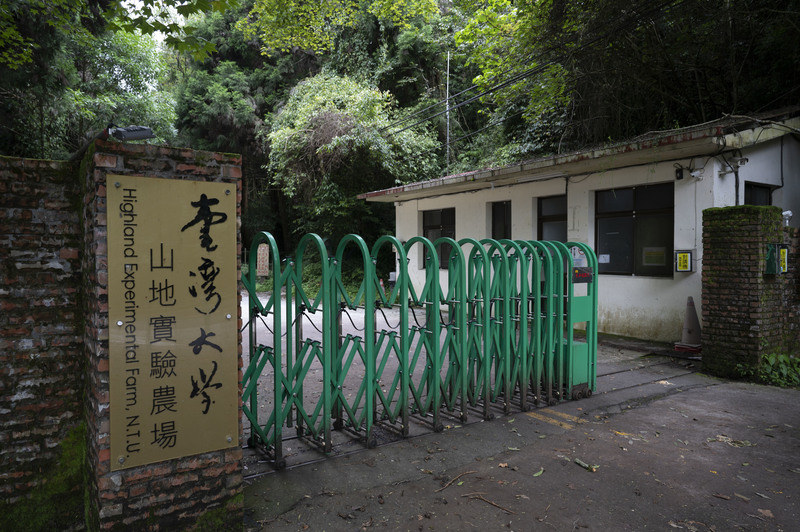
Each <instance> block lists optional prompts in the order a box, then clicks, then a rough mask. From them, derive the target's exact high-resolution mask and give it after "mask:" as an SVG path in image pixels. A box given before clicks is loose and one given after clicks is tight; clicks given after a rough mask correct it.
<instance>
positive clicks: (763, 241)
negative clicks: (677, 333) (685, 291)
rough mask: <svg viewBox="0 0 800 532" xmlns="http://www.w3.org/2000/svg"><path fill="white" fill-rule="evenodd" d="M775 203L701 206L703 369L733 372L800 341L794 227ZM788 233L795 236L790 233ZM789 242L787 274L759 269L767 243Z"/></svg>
mask: <svg viewBox="0 0 800 532" xmlns="http://www.w3.org/2000/svg"><path fill="white" fill-rule="evenodd" d="M781 222H782V218H781V210H780V209H779V208H778V207H755V206H740V207H726V208H715V209H707V210H705V211H703V296H702V297H703V368H704V370H705V371H708V372H709V373H712V374H715V375H719V376H724V377H738V376H741V375H742V374H747V373H748V372H749V371H754V370H755V369H756V368H757V367H758V365H759V364H760V363H761V357H762V356H763V355H766V354H770V353H786V352H792V351H789V350H791V349H793V346H795V347H796V346H798V345H800V337H799V336H798V334H800V327H799V326H798V324H797V316H798V305H799V304H800V297H799V296H798V286H799V284H798V273H799V272H798V245H797V234H798V232H797V230H793V229H785V228H782V227H781ZM792 235H793V236H792ZM790 241H792V242H793V250H792V251H791V253H790V258H789V272H788V273H786V274H777V275H769V274H765V273H764V272H765V266H766V256H767V244H776V243H789V242H790Z"/></svg>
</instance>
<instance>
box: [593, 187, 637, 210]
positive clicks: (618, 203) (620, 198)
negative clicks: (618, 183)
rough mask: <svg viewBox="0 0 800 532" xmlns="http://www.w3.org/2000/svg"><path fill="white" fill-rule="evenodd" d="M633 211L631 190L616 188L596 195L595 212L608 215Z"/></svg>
mask: <svg viewBox="0 0 800 532" xmlns="http://www.w3.org/2000/svg"><path fill="white" fill-rule="evenodd" d="M632 210H633V189H632V188H617V189H612V190H601V191H600V192H598V193H597V212H598V213H610V212H621V211H632Z"/></svg>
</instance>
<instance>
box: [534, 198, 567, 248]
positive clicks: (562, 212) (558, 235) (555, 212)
mask: <svg viewBox="0 0 800 532" xmlns="http://www.w3.org/2000/svg"><path fill="white" fill-rule="evenodd" d="M539 240H556V241H558V242H566V241H567V195H566V194H563V195H561V196H550V197H548V198H539Z"/></svg>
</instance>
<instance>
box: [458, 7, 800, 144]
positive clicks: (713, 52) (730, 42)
mask: <svg viewBox="0 0 800 532" xmlns="http://www.w3.org/2000/svg"><path fill="white" fill-rule="evenodd" d="M798 27H800V3H799V2H797V1H796V0H778V1H773V2H766V3H765V2H758V1H754V0H696V1H687V0H673V1H660V2H651V1H649V0H633V1H631V0H625V1H622V0H589V1H587V2H580V3H578V2H568V1H566V0H545V1H539V2H526V3H512V2H510V1H508V0H492V1H490V2H487V3H486V6H485V7H481V8H479V9H478V10H476V11H475V16H474V17H473V18H472V19H471V21H470V23H469V24H468V25H467V26H466V27H465V28H464V30H463V31H462V32H461V33H460V34H459V41H460V42H461V43H462V44H463V45H464V46H466V47H468V48H469V49H470V50H471V52H470V60H471V61H473V62H475V63H476V64H478V65H480V68H481V71H482V75H481V76H479V77H478V78H477V79H476V82H477V83H478V84H479V86H480V87H481V88H483V89H486V90H490V89H491V88H493V87H495V86H497V85H498V84H499V83H503V82H508V83H509V84H508V86H507V87H505V88H503V89H502V90H498V91H495V92H492V93H491V94H489V95H487V97H486V98H485V101H487V102H489V103H491V104H493V105H496V106H497V108H498V109H508V110H512V109H514V108H515V107H517V108H521V109H524V114H523V116H524V122H522V123H521V124H520V127H519V128H517V130H516V131H515V132H514V135H513V137H514V138H513V140H514V141H516V143H517V144H518V146H519V153H520V155H522V154H525V153H530V154H538V153H541V152H542V151H545V152H547V151H551V152H552V151H565V150H569V149H576V148H580V147H583V146H586V145H592V144H598V143H602V142H607V141H609V140H611V141H619V140H624V139H627V138H631V137H633V136H636V135H640V134H642V133H645V132H647V131H651V130H660V129H671V128H676V127H684V126H689V125H693V124H698V123H703V122H706V121H708V120H712V119H716V118H720V117H721V116H723V115H724V114H747V113H754V112H757V111H764V110H771V109H775V108H778V107H781V106H785V105H794V104H796V102H797V91H798V89H800V69H799V68H798V63H800V32H798V31H797V28H798ZM543 129H544V130H546V133H545V134H544V135H536V133H537V132H539V131H542V130H543ZM532 136H534V137H536V138H540V139H542V140H544V142H540V143H535V142H534V143H530V142H528V143H527V144H526V139H530V138H532ZM548 139H549V140H548Z"/></svg>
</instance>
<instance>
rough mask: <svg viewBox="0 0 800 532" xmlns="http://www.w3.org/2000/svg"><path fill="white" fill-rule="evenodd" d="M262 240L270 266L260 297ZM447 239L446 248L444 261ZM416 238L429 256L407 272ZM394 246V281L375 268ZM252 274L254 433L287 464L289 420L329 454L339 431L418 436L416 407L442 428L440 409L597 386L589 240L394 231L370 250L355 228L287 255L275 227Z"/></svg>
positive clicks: (526, 402) (371, 439) (248, 397)
mask: <svg viewBox="0 0 800 532" xmlns="http://www.w3.org/2000/svg"><path fill="white" fill-rule="evenodd" d="M263 244H266V245H267V246H268V247H269V257H270V274H271V277H270V279H269V289H270V290H269V292H267V294H266V295H265V294H261V297H259V294H257V293H256V289H255V286H256V257H257V250H258V247H259V246H260V245H263ZM437 248H441V249H443V250H446V252H447V257H448V264H447V269H446V270H444V269H440V264H439V254H438V253H437ZM412 250H415V251H416V252H417V254H419V255H420V256H422V257H424V260H422V263H423V265H422V267H421V270H419V271H417V270H415V271H414V272H411V271H410V270H411V269H412V268H413V267H412V266H410V265H409V260H408V255H409V252H411V251H412ZM385 253H394V254H395V258H396V260H395V262H396V272H395V274H396V278H395V279H394V282H393V283H392V284H391V286H387V287H386V288H384V286H385V285H384V282H383V280H381V279H379V278H378V276H377V274H376V266H375V265H376V263H377V261H378V258H379V256H383V255H382V254H385ZM353 257H356V259H355V262H356V263H357V264H355V266H356V267H357V268H358V269H359V270H362V269H363V278H362V280H361V283H360V286H359V288H358V292H357V293H356V294H351V293H348V291H347V290H346V289H345V286H344V283H343V281H342V271H343V264H344V262H345V261H348V262H350V261H353V260H354V259H353ZM576 257H578V259H576ZM304 260H305V262H306V264H304ZM312 263H313V265H314V267H313V271H314V272H315V275H314V276H313V277H314V278H313V279H311V281H310V282H309V279H308V277H309V275H308V272H309V271H312V268H310V264H312ZM304 273H305V275H304ZM411 273H414V277H413V279H412V276H411V275H410V274H411ZM304 277H305V279H304ZM304 281H305V283H304ZM412 281H413V282H412ZM242 282H243V284H244V286H245V288H246V289H247V291H248V298H249V299H248V300H249V316H248V318H249V319H248V322H247V326H246V329H247V331H248V333H247V338H248V340H249V358H248V359H246V367H245V369H244V373H243V379H242V389H243V411H244V414H245V416H246V418H247V422H249V425H250V438H249V440H248V443H249V444H250V445H257V446H260V447H262V448H263V449H265V450H267V451H268V452H269V453H270V454H271V456H272V457H273V459H274V463H275V466H276V467H283V466H284V465H285V459H284V455H283V440H284V438H285V436H286V435H285V431H286V429H289V428H293V429H294V430H295V431H296V435H298V436H301V437H303V438H304V439H306V440H307V441H309V442H312V443H314V444H316V445H318V446H319V448H320V449H321V450H322V451H323V452H325V453H329V452H330V451H331V448H332V438H331V435H332V431H336V430H348V431H350V432H352V433H354V434H357V435H358V436H359V437H361V438H363V441H364V442H365V444H366V445H367V446H369V447H372V446H374V445H376V438H375V434H374V428H375V426H376V424H377V423H381V424H389V425H391V426H393V427H394V428H396V429H397V430H398V431H399V432H400V433H401V434H402V435H408V429H409V422H410V418H411V417H412V416H414V417H415V418H416V419H419V420H421V421H422V422H423V424H425V425H426V426H428V427H429V428H430V430H433V431H441V430H442V429H443V427H444V425H443V422H442V416H443V415H445V416H451V417H452V416H455V417H456V418H458V419H459V420H460V421H461V422H466V421H467V420H468V417H469V416H470V415H478V416H481V417H482V418H483V419H490V418H491V417H492V416H493V413H492V412H493V411H494V410H496V409H498V408H501V409H502V411H503V412H504V413H505V414H508V413H510V412H511V411H512V409H518V410H521V411H525V410H528V409H530V408H532V407H535V406H536V405H538V404H548V405H554V404H556V403H557V402H559V401H562V400H568V399H573V400H575V399H580V398H582V397H586V396H589V395H591V393H592V391H593V390H594V388H595V385H596V377H597V375H596V361H597V259H596V257H595V255H594V252H593V251H592V250H591V248H589V247H588V246H587V245H586V244H583V243H577V242H569V243H566V244H564V243H561V242H540V241H520V240H515V241H512V240H491V239H483V240H476V239H471V238H464V239H461V240H458V241H455V240H453V239H450V238H440V239H438V240H436V241H434V242H431V241H430V240H428V239H425V238H423V237H414V238H412V239H410V240H408V241H405V242H401V241H400V240H398V239H397V238H395V237H392V236H385V237H382V238H380V239H379V240H378V241H377V242H376V243H375V244H374V245H373V246H372V248H370V247H368V246H367V244H366V243H365V242H364V240H363V239H362V238H361V237H359V236H357V235H348V236H346V237H345V238H344V239H342V241H341V242H340V243H339V245H338V247H337V249H336V252H335V255H334V254H332V253H329V251H328V250H327V248H326V246H325V243H324V241H323V240H322V239H321V238H320V237H319V236H317V235H314V234H308V235H305V236H304V237H303V238H302V239H301V240H300V243H299V245H298V247H297V250H296V252H295V254H294V255H292V256H288V257H285V258H283V259H282V258H281V256H280V255H279V253H278V247H277V244H276V241H275V239H274V237H273V236H272V235H271V234H269V233H260V234H258V235H257V237H256V238H255V239H254V240H253V242H252V245H251V252H250V261H249V269H248V272H247V274H246V275H243V276H242ZM304 286H305V287H306V288H305V289H304ZM309 287H311V288H309ZM387 312H388V313H390V314H391V315H392V317H391V318H390V317H389V316H388V315H387ZM354 315H355V318H354V317H353V316H354ZM356 321H359V322H362V325H361V326H359V325H357V323H356ZM345 322H349V325H352V327H350V330H349V331H348V332H345V331H344V323H345ZM260 325H261V326H260ZM264 329H266V333H265V332H264ZM260 401H261V403H260ZM264 403H267V404H269V405H270V406H269V408H268V409H266V410H265V409H264V408H263V404H264ZM259 404H262V408H261V409H260V408H259Z"/></svg>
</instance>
